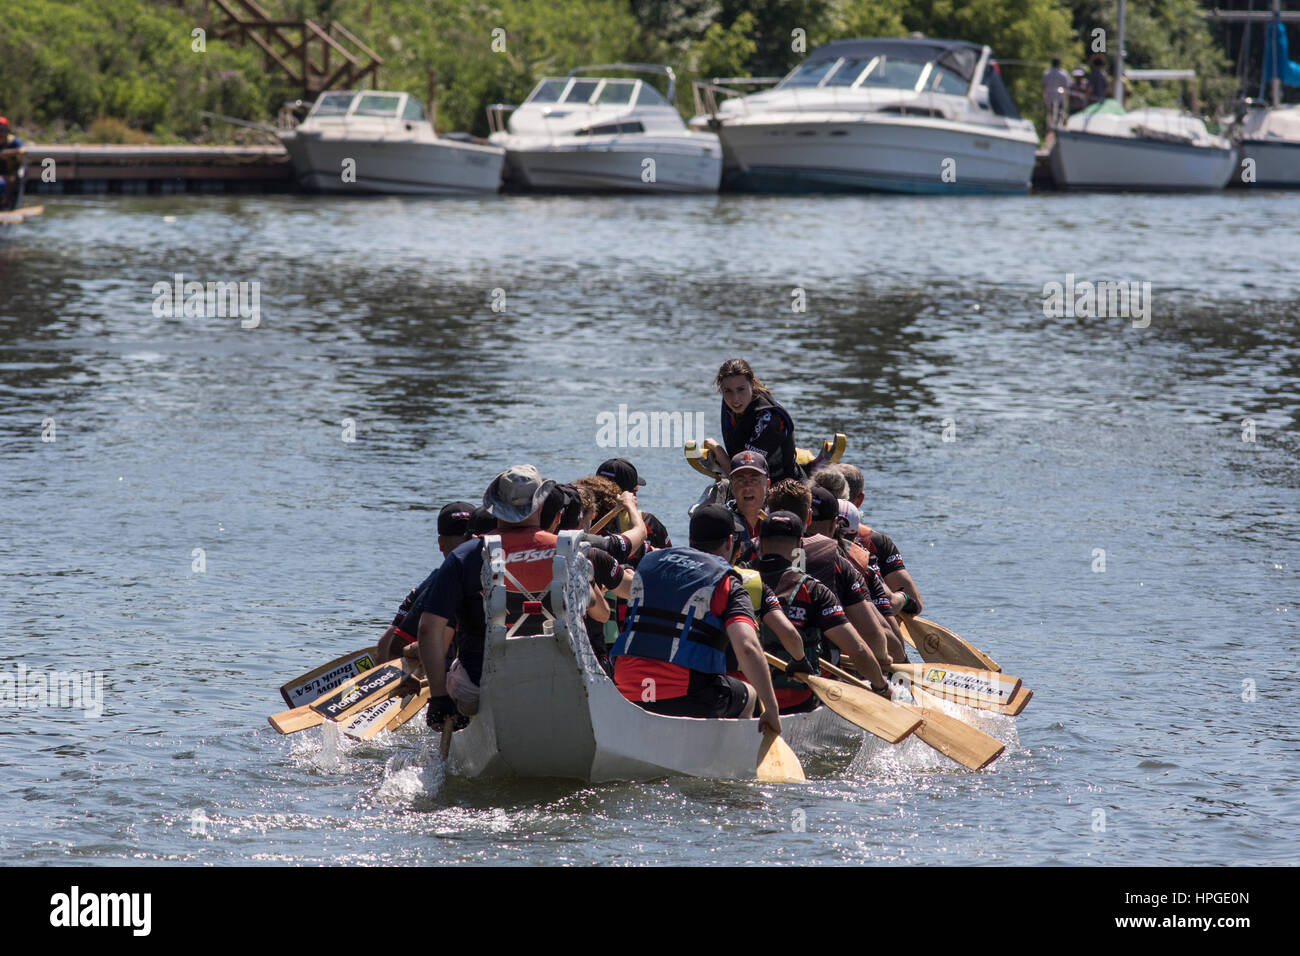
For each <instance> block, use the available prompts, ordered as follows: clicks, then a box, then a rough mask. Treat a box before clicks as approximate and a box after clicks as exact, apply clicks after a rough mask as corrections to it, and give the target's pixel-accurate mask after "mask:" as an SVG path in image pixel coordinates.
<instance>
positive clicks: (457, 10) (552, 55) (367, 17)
mask: <svg viewBox="0 0 1300 956" xmlns="http://www.w3.org/2000/svg"><path fill="white" fill-rule="evenodd" d="M1213 5H1214V4H1213V3H1212V2H1200V0H1130V2H1129V3H1128V14H1127V24H1126V28H1127V42H1126V46H1127V57H1128V63H1129V65H1130V66H1132V67H1134V68H1148V67H1168V68H1175V67H1176V68H1191V69H1195V70H1196V72H1197V80H1196V81H1194V82H1178V83H1156V84H1147V83H1133V84H1132V93H1131V97H1132V102H1134V103H1135V104H1140V105H1148V106H1174V105H1178V104H1179V103H1180V102H1182V103H1184V104H1185V105H1187V106H1189V107H1190V108H1192V109H1193V110H1201V111H1205V110H1213V109H1214V108H1215V107H1217V106H1222V105H1224V104H1226V103H1227V101H1228V100H1229V99H1230V98H1231V97H1232V96H1233V94H1234V93H1235V92H1236V88H1237V79H1236V77H1235V76H1234V75H1233V73H1232V70H1231V63H1230V61H1229V59H1228V57H1227V55H1226V54H1225V52H1224V51H1225V49H1226V48H1227V47H1226V41H1225V39H1224V37H1223V36H1222V35H1219V34H1220V31H1221V30H1222V29H1223V28H1220V27H1211V26H1210V25H1209V24H1207V22H1206V21H1205V20H1204V19H1203V17H1202V14H1203V13H1205V12H1207V11H1208V10H1209V9H1210V8H1211V7H1212V6H1213ZM259 6H260V7H261V8H262V9H263V10H265V11H267V12H268V13H269V14H271V15H272V16H275V17H281V18H284V19H303V18H310V19H312V20H314V21H316V22H317V23H322V24H325V23H328V22H330V21H337V22H339V23H341V24H343V25H344V26H345V27H346V28H347V29H348V30H350V31H351V32H352V33H354V34H356V36H357V37H359V38H360V39H361V40H363V41H364V42H365V43H366V44H367V45H369V46H370V47H371V48H372V49H373V50H375V51H376V52H377V53H378V54H379V56H380V57H382V58H383V61H384V62H383V65H382V66H381V67H380V68H379V88H380V89H386V90H401V91H404V92H407V93H411V94H414V95H415V96H418V97H419V98H420V99H421V100H427V98H428V91H429V85H430V80H431V72H430V71H432V73H433V77H434V78H436V87H435V90H436V95H435V113H436V120H435V127H436V129H437V130H438V132H440V133H445V132H450V131H453V130H458V131H464V132H470V133H473V134H475V135H478V136H484V135H486V133H487V121H486V116H485V112H484V108H485V107H486V106H487V105H488V104H489V103H496V102H504V103H519V102H522V100H523V98H524V97H525V96H527V94H528V91H529V90H530V89H531V88H532V87H533V85H534V84H535V83H536V81H537V80H538V79H539V78H540V77H542V76H544V75H554V74H564V73H567V72H568V71H569V70H570V69H572V68H573V67H576V66H582V65H586V64H592V63H614V62H626V61H632V62H644V63H664V64H667V65H669V66H672V67H673V69H674V70H675V71H676V72H677V76H678V93H677V106H678V108H679V109H680V110H681V111H682V113H683V114H684V115H686V116H689V115H691V114H692V113H693V112H694V110H693V103H692V98H691V81H692V80H695V79H700V78H705V77H714V76H732V77H738V76H777V75H783V74H784V73H786V72H788V71H789V70H790V69H791V68H792V67H793V66H794V65H795V64H796V63H798V62H799V61H800V60H801V59H802V58H803V56H804V54H805V53H806V52H808V51H811V50H813V49H815V48H816V47H817V46H820V45H821V44H823V43H826V42H829V41H830V40H834V39H842V38H848V37H868V36H907V35H908V34H910V33H912V32H921V33H924V34H925V35H927V36H933V37H942V38H952V39H963V40H970V41H974V42H977V43H987V44H989V46H991V47H992V48H993V52H994V56H995V57H996V58H997V59H998V61H999V63H1000V68H1001V70H1002V76H1003V79H1004V81H1005V82H1006V83H1007V86H1008V88H1009V90H1010V92H1011V95H1012V97H1013V98H1014V99H1015V101H1016V105H1017V107H1018V108H1019V109H1020V111H1021V113H1022V115H1024V116H1025V117H1026V118H1028V119H1031V120H1033V121H1034V123H1035V124H1036V126H1037V127H1038V129H1039V132H1040V134H1041V133H1042V132H1044V131H1045V130H1044V122H1043V120H1044V117H1043V104H1042V97H1041V92H1040V78H1041V74H1042V71H1043V69H1045V68H1046V67H1047V65H1048V62H1049V60H1050V59H1051V57H1052V56H1060V57H1062V59H1063V60H1064V66H1065V68H1066V69H1067V70H1068V69H1071V68H1073V67H1076V66H1080V65H1083V64H1085V63H1086V61H1087V59H1088V57H1089V56H1090V55H1091V53H1092V47H1093V44H1094V43H1095V39H1094V31H1095V30H1096V29H1098V28H1100V29H1101V30H1104V31H1105V35H1106V37H1107V38H1109V37H1111V36H1112V35H1113V34H1114V30H1115V17H1116V4H1115V3H1114V0H546V2H545V3H538V2H536V0H495V2H493V3H486V2H474V0H261V2H260V3H259ZM209 15H210V16H211V20H209V19H208V17H209ZM221 22H222V19H221V14H220V12H219V10H218V8H217V7H216V5H215V4H212V5H208V4H205V3H204V2H202V0H23V2H19V3H15V4H12V5H11V9H10V10H8V11H7V12H6V15H5V23H4V25H3V30H0V114H3V115H6V116H8V117H9V119H10V122H11V123H12V124H13V127H14V129H15V130H16V131H17V132H19V133H20V135H22V136H23V138H24V139H25V140H26V141H27V142H29V143H45V144H55V143H77V144H81V143H123V144H140V143H158V144H179V143H191V144H223V145H224V144H232V145H233V144H251V143H267V142H269V141H270V137H269V134H267V133H266V132H261V131H258V130H253V129H248V128H244V127H240V126H236V125H233V124H230V123H226V122H222V121H217V120H212V119H210V118H206V117H204V116H203V115H201V114H202V112H204V111H206V112H210V113H215V114H220V115H224V116H230V117H236V118H238V119H241V120H243V121H245V122H250V123H263V124H274V122H275V118H276V115H277V113H278V112H279V110H280V108H281V106H282V105H283V104H284V103H285V102H287V101H292V100H296V99H299V98H303V99H307V98H306V97H303V91H302V89H301V88H300V87H295V86H294V85H292V84H291V83H290V81H289V80H288V78H287V77H286V76H285V75H284V74H283V73H282V71H281V70H280V68H279V67H278V66H276V65H274V64H273V63H271V64H270V65H269V66H268V63H267V62H266V59H265V57H264V55H263V53H262V52H261V51H260V50H259V49H258V48H257V47H256V46H255V45H254V44H253V43H251V42H245V43H244V44H243V45H237V41H234V40H231V41H227V40H223V39H221V38H219V37H218V36H217V35H216V34H217V32H218V30H219V29H220V26H221ZM196 30H202V31H204V32H203V33H202V35H201V36H196V35H195V31H196ZM494 31H504V33H501V32H497V33H496V34H495V37H496V42H495V43H494ZM800 31H802V33H801V32H800ZM199 47H202V49H199ZM1106 56H1107V61H1108V64H1113V59H1114V50H1113V47H1111V46H1107V48H1106ZM1108 69H1109V66H1108ZM366 85H367V86H368V85H369V84H366Z"/></svg>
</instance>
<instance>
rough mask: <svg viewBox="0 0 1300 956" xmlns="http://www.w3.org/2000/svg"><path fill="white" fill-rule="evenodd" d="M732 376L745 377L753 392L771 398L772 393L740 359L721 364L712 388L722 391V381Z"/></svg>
mask: <svg viewBox="0 0 1300 956" xmlns="http://www.w3.org/2000/svg"><path fill="white" fill-rule="evenodd" d="M733 375H743V376H745V378H747V379H749V384H750V385H752V386H753V388H754V391H755V392H757V393H758V394H760V395H766V396H767V397H768V398H771V397H772V393H771V392H770V391H769V390H768V388H767V386H766V385H764V384H763V382H762V381H761V380H760V379H759V377H758V376H757V375H755V374H754V370H753V369H752V368H750V367H749V363H748V362H746V361H745V360H744V359H742V358H733V359H727V360H726V361H725V362H723V363H722V367H721V368H719V369H718V374H717V375H716V376H714V379H713V387H714V388H716V389H717V390H718V391H719V392H720V391H722V380H723V379H724V378H731V376H733Z"/></svg>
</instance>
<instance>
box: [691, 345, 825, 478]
mask: <svg viewBox="0 0 1300 956" xmlns="http://www.w3.org/2000/svg"><path fill="white" fill-rule="evenodd" d="M714 385H715V386H717V389H718V391H719V392H720V393H722V441H723V443H724V445H725V448H724V447H723V446H720V445H719V444H718V443H717V442H716V441H714V440H713V439H712V438H706V439H705V440H704V447H705V449H706V450H709V451H711V452H713V458H714V460H715V461H716V462H717V463H718V464H719V465H720V466H721V467H722V471H723V473H724V474H728V473H729V472H730V471H731V459H732V457H733V456H734V455H737V454H739V453H740V452H742V451H745V450H746V449H748V450H750V451H756V452H760V453H761V454H762V455H763V457H764V458H766V459H767V470H768V477H769V478H770V479H771V481H772V483H773V484H775V483H776V482H778V481H781V480H782V479H783V478H798V479H800V480H804V479H805V478H806V475H805V474H804V470H803V468H801V467H800V466H799V463H798V462H797V461H796V460H795V448H794V422H793V421H792V420H791V418H790V413H789V412H787V411H786V410H785V409H784V408H782V407H781V405H780V404H779V403H778V402H777V401H776V399H774V398H773V397H772V393H771V392H770V391H768V389H767V386H766V385H764V384H763V383H762V381H760V380H759V378H758V377H757V376H756V375H755V374H754V370H753V369H752V368H750V367H749V363H748V362H746V361H745V360H744V359H738V358H734V359H727V361H725V362H723V363H722V367H721V368H720V369H718V374H717V377H716V378H715V379H714Z"/></svg>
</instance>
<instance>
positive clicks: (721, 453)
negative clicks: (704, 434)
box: [702, 438, 731, 478]
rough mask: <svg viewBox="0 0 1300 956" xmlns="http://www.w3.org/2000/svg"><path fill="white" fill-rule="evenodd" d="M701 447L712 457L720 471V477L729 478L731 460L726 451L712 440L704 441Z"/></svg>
mask: <svg viewBox="0 0 1300 956" xmlns="http://www.w3.org/2000/svg"><path fill="white" fill-rule="evenodd" d="M702 447H703V448H704V450H705V451H706V452H710V453H711V454H712V455H713V460H714V461H715V462H717V463H718V468H719V469H720V470H721V471H722V477H723V478H729V477H731V459H730V458H729V457H728V456H727V449H725V448H723V447H722V446H721V445H719V444H718V443H717V442H715V441H714V440H713V439H712V438H706V439H704V444H703V446H702Z"/></svg>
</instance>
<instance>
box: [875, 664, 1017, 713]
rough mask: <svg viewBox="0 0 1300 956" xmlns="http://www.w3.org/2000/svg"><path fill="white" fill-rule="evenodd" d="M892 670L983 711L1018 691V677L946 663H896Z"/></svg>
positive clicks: (941, 694)
mask: <svg viewBox="0 0 1300 956" xmlns="http://www.w3.org/2000/svg"><path fill="white" fill-rule="evenodd" d="M892 672H893V673H895V674H902V675H903V676H904V677H907V678H908V679H909V680H910V681H912V682H913V683H917V684H920V685H921V686H922V689H924V690H925V691H927V692H928V693H931V694H935V695H937V696H939V697H942V698H944V699H945V700H951V701H954V702H955V703H958V704H967V705H969V706H971V707H981V708H983V709H986V710H988V709H991V708H990V707H989V705H993V707H1001V706H1002V705H1004V704H1008V703H1010V702H1011V699H1012V698H1013V697H1014V696H1015V694H1016V691H1018V690H1020V678H1019V677H1012V676H1010V675H1009V674H1000V673H998V672H996V671H980V670H973V669H968V668H961V667H953V666H951V665H947V664H895V665H894V666H893V668H892Z"/></svg>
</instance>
